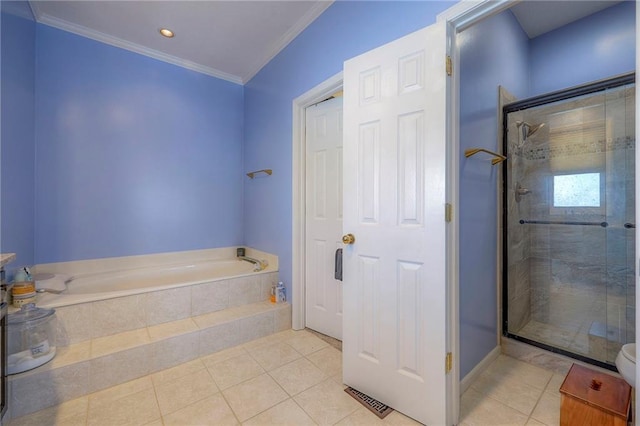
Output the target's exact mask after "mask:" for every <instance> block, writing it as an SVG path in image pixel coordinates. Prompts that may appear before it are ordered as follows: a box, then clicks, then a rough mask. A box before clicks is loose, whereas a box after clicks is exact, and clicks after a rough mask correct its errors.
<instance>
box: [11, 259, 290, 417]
mask: <svg viewBox="0 0 640 426" xmlns="http://www.w3.org/2000/svg"><path fill="white" fill-rule="evenodd" d="M234 254H235V252H234ZM254 254H255V253H254ZM251 257H253V256H251ZM272 260H273V259H272ZM273 265H274V266H277V259H275V261H274V262H273ZM272 268H273V266H272V267H271V268H270V269H269V270H267V272H263V273H251V274H250V275H247V276H243V277H229V278H216V279H214V280H212V281H209V282H204V283H200V284H192V285H188V286H178V287H175V288H170V289H167V290H157V291H152V292H147V293H142V294H133V295H129V296H122V297H116V298H111V299H105V300H97V301H94V302H87V303H81V304H75V305H69V306H62V307H57V308H56V314H57V322H58V324H57V336H56V340H57V341H56V344H57V346H58V353H57V355H56V357H55V358H54V359H53V360H52V361H51V362H49V363H47V364H45V365H43V366H41V367H39V368H36V369H34V370H31V371H28V372H24V373H21V374H17V375H14V376H10V380H9V395H10V398H11V403H10V409H9V413H8V416H9V417H17V416H22V415H25V414H28V413H30V412H33V411H36V410H40V409H42V408H45V407H48V406H52V405H55V404H59V403H61V402H64V401H67V400H70V399H73V398H77V397H79V396H82V395H86V394H89V393H92V392H96V391H98V390H101V389H105V388H108V387H111V386H114V385H118V384H120V383H124V382H126V381H129V380H132V379H135V378H138V377H142V376H145V375H148V374H151V373H153V372H156V371H160V370H163V369H166V368H170V367H172V366H175V365H178V364H181V363H184V362H187V361H190V360H193V359H196V358H198V357H201V356H205V355H208V354H211V353H214V352H217V351H220V350H222V349H226V348H229V347H231V346H235V345H238V344H242V343H245V342H249V341H251V340H254V339H256V338H259V337H264V336H267V335H270V334H272V333H275V332H278V331H282V330H287V329H290V328H291V306H290V305H289V304H277V305H276V304H271V303H270V302H269V301H268V299H269V295H270V289H271V286H272V284H274V283H275V282H277V280H278V273H277V272H276V271H273V269H272Z"/></svg>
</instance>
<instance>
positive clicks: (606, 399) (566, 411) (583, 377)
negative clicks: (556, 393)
mask: <svg viewBox="0 0 640 426" xmlns="http://www.w3.org/2000/svg"><path fill="white" fill-rule="evenodd" d="M560 401H561V402H560V425H561V426H570V425H581V426H587V425H591V426H596V425H598V426H600V425H602V426H605V425H611V426H627V421H628V418H629V409H630V404H631V386H629V384H627V382H625V381H624V380H622V379H620V378H617V377H614V376H612V375H610V374H606V373H601V372H599V371H595V370H591V369H589V368H586V367H583V366H581V365H577V364H573V365H572V366H571V369H570V370H569V374H567V377H565V379H564V382H563V383H562V386H561V387H560Z"/></svg>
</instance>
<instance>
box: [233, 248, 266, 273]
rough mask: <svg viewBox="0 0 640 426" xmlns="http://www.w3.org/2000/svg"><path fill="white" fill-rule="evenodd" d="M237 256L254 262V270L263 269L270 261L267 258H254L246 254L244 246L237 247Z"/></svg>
mask: <svg viewBox="0 0 640 426" xmlns="http://www.w3.org/2000/svg"><path fill="white" fill-rule="evenodd" d="M236 257H237V258H238V259H240V260H244V261H246V262H249V263H253V264H254V265H255V268H253V271H254V272H259V271H262V270H263V269H265V268H266V267H267V266H269V263H268V262H267V261H266V260H258V259H254V258H253V257H248V256H245V255H244V248H238V249H236Z"/></svg>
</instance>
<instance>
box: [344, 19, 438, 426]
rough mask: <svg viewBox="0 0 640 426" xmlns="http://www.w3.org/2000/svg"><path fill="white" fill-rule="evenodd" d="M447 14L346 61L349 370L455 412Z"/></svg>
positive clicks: (419, 414) (429, 410) (355, 381)
mask: <svg viewBox="0 0 640 426" xmlns="http://www.w3.org/2000/svg"><path fill="white" fill-rule="evenodd" d="M445 37H446V30H445V22H438V23H436V24H434V25H431V26H429V27H427V28H425V29H422V30H420V31H417V32H415V33H412V34H410V35H408V36H406V37H403V38H401V39H398V40H396V41H393V42H391V43H389V44H386V45H384V46H382V47H380V48H377V49H375V50H372V51H370V52H367V53H365V54H363V55H361V56H358V57H356V58H354V59H351V60H349V61H347V62H345V67H344V95H345V98H344V189H343V190H344V226H343V229H344V232H345V233H352V234H354V235H355V243H354V244H352V245H348V246H345V252H344V281H343V297H344V321H343V379H344V382H345V384H347V385H349V386H352V387H354V388H356V389H358V390H360V391H362V392H364V393H366V394H368V395H369V396H371V397H373V398H376V399H378V400H379V401H382V402H384V403H385V404H388V405H389V406H391V407H393V408H395V409H397V410H398V411H400V412H402V413H404V414H407V415H409V416H410V417H413V418H414V419H416V420H418V421H420V422H422V423H425V424H445V423H446V421H447V396H448V395H447V389H448V387H447V377H446V373H445V356H446V352H447V323H448V318H447V303H448V301H447V282H446V270H447V261H446V260H447V259H446V250H447V247H446V232H445V231H446V228H445V216H444V213H445V203H446V200H445V190H446V171H447V170H446V140H445V139H446V108H447V104H446V85H447V81H446V78H447V77H446V74H445V58H446V52H445V50H446V40H445Z"/></svg>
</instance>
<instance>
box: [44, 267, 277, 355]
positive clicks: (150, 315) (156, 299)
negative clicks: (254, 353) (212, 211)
mask: <svg viewBox="0 0 640 426" xmlns="http://www.w3.org/2000/svg"><path fill="white" fill-rule="evenodd" d="M277 281H278V273H277V272H271V273H267V274H259V275H254V276H251V277H241V278H232V279H228V280H223V281H214V282H211V283H205V284H199V285H194V286H190V287H181V288H176V289H170V290H162V291H157V292H151V293H145V294H138V295H133V296H126V297H118V298H115V299H109V300H101V301H97V302H91V303H85V304H80V305H71V306H64V307H60V308H56V315H57V344H58V345H60V346H68V345H70V344H75V343H79V342H83V341H86V340H90V339H95V338H99V337H103V336H110V335H113V334H118V333H122V332H125V331H130V330H136V329H140V328H144V327H148V326H154V325H157V324H163V323H167V322H171V321H178V320H181V319H186V318H190V317H194V316H199V315H204V314H208V313H211V312H216V311H220V310H223V309H226V308H229V307H233V306H240V305H243V304H249V303H255V302H260V301H264V300H268V299H269V296H270V291H271V286H272V285H273V284H275V283H277Z"/></svg>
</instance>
